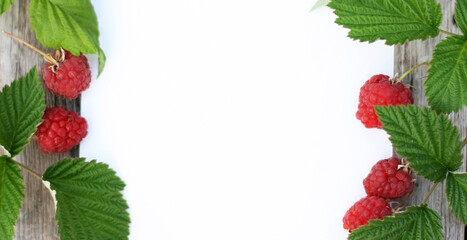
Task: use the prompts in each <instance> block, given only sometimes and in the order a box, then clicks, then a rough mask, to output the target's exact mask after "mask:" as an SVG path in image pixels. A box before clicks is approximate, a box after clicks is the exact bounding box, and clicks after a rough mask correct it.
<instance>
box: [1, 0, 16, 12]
mask: <svg viewBox="0 0 467 240" xmlns="http://www.w3.org/2000/svg"><path fill="white" fill-rule="evenodd" d="M14 1H15V0H0V15H1V14H2V13H4V12H6V11H7V10H8V9H9V8H10V7H11V4H13V2H14Z"/></svg>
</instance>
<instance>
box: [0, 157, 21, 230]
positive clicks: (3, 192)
mask: <svg viewBox="0 0 467 240" xmlns="http://www.w3.org/2000/svg"><path fill="white" fill-rule="evenodd" d="M22 179H23V177H22V176H21V171H20V169H19V168H18V166H16V164H15V163H13V162H12V161H11V159H10V158H9V157H7V156H0V212H1V214H0V239H12V237H13V235H15V228H14V227H15V222H16V220H17V219H18V217H19V210H20V209H21V204H22V202H23V197H24V184H23V181H22Z"/></svg>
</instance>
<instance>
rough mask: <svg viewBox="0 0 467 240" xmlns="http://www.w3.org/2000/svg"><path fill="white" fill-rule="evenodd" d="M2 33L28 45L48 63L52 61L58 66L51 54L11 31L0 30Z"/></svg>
mask: <svg viewBox="0 0 467 240" xmlns="http://www.w3.org/2000/svg"><path fill="white" fill-rule="evenodd" d="M2 33H3V34H5V35H7V36H9V37H11V38H13V39H15V40H16V41H18V42H20V43H22V44H24V45H26V46H28V47H30V48H31V49H32V50H34V51H35V52H37V53H39V54H40V55H42V56H44V58H45V59H46V60H47V61H48V62H50V63H52V64H54V65H56V66H58V62H57V60H55V59H54V58H53V57H52V56H50V55H49V54H46V53H44V52H43V51H41V50H39V49H37V48H36V47H34V46H33V45H31V44H29V43H27V42H26V41H24V40H23V39H21V38H19V37H17V36H15V35H13V34H11V33H9V32H5V31H2Z"/></svg>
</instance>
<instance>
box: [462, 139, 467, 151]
mask: <svg viewBox="0 0 467 240" xmlns="http://www.w3.org/2000/svg"><path fill="white" fill-rule="evenodd" d="M466 144H467V137H466V138H464V140H463V141H462V146H461V149H462V148H464V147H465V145H466Z"/></svg>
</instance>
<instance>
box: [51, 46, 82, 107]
mask: <svg viewBox="0 0 467 240" xmlns="http://www.w3.org/2000/svg"><path fill="white" fill-rule="evenodd" d="M54 59H55V60H56V61H55V62H50V61H48V62H46V63H45V64H44V65H43V66H42V77H43V79H44V84H45V86H46V88H47V90H49V91H50V92H52V93H54V94H57V95H61V96H64V97H66V98H69V99H74V98H76V97H77V96H78V95H79V94H80V93H81V92H82V91H84V90H86V89H87V88H88V87H89V84H90V83H91V70H90V68H89V64H88V59H87V58H86V56H84V55H83V54H81V55H80V56H74V55H73V54H71V53H70V52H68V51H65V50H63V49H61V50H60V51H57V52H56V53H55V56H54Z"/></svg>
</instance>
